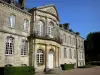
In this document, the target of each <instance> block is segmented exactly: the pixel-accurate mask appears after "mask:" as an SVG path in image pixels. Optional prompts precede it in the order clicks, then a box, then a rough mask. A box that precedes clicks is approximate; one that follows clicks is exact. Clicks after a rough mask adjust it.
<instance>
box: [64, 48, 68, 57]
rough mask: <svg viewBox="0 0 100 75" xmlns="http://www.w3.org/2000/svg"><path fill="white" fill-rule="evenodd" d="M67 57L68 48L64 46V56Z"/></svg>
mask: <svg viewBox="0 0 100 75" xmlns="http://www.w3.org/2000/svg"><path fill="white" fill-rule="evenodd" d="M66 57H67V51H66V48H64V58H66Z"/></svg>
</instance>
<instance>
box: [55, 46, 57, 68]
mask: <svg viewBox="0 0 100 75" xmlns="http://www.w3.org/2000/svg"><path fill="white" fill-rule="evenodd" d="M57 59H58V53H57V47H55V67H56V68H57V67H58V65H57V64H58V60H57Z"/></svg>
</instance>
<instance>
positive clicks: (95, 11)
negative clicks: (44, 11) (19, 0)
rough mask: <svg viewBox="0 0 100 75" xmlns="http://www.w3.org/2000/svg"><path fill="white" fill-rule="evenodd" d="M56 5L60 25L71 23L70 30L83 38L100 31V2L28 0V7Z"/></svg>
mask: <svg viewBox="0 0 100 75" xmlns="http://www.w3.org/2000/svg"><path fill="white" fill-rule="evenodd" d="M49 4H55V6H56V8H57V10H58V14H59V17H60V23H61V24H63V23H70V29H73V31H75V32H80V35H81V36H82V37H83V38H86V36H87V35H88V34H89V33H90V32H96V31H100V0H27V7H28V8H32V7H39V6H44V5H49Z"/></svg>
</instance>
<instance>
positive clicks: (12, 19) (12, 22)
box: [10, 15, 15, 28]
mask: <svg viewBox="0 0 100 75" xmlns="http://www.w3.org/2000/svg"><path fill="white" fill-rule="evenodd" d="M14 26H15V15H11V16H10V27H12V28H14Z"/></svg>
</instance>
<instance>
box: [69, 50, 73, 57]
mask: <svg viewBox="0 0 100 75" xmlns="http://www.w3.org/2000/svg"><path fill="white" fill-rule="evenodd" d="M69 57H70V58H72V50H71V49H69Z"/></svg>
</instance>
